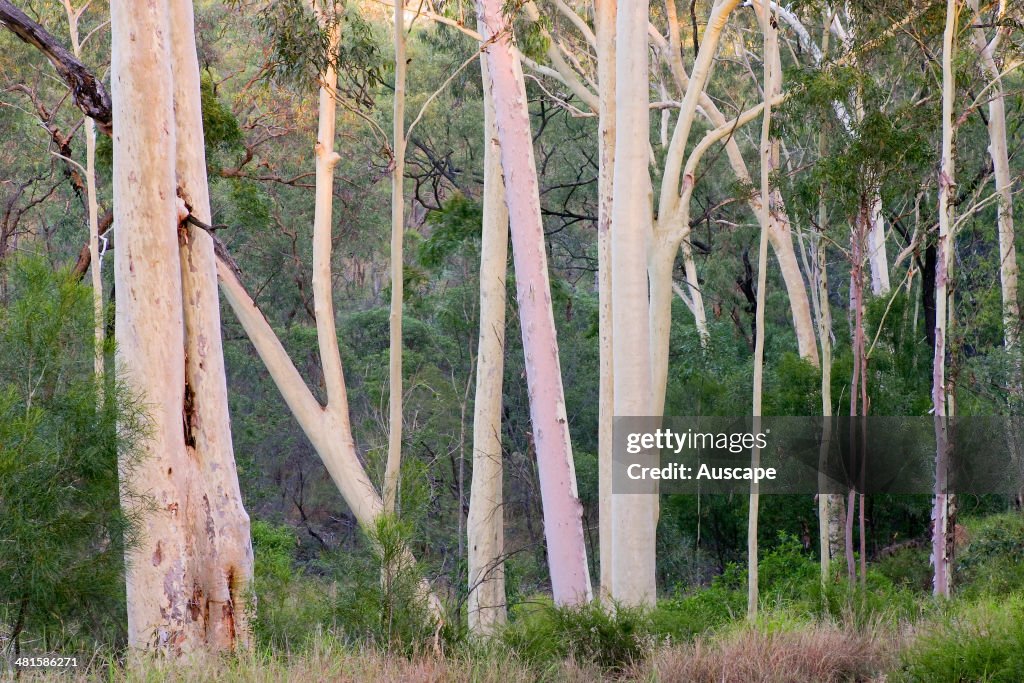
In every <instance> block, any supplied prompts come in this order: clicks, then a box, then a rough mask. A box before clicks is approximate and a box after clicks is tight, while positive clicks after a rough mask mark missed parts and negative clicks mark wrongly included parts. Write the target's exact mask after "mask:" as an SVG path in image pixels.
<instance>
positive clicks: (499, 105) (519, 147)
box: [477, 0, 592, 605]
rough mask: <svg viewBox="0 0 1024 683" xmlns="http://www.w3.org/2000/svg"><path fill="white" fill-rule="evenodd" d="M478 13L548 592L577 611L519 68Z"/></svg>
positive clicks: (573, 544) (562, 439)
mask: <svg viewBox="0 0 1024 683" xmlns="http://www.w3.org/2000/svg"><path fill="white" fill-rule="evenodd" d="M477 13H478V16H479V22H480V24H481V28H482V29H483V38H484V51H485V53H486V55H487V65H488V70H489V72H490V75H491V93H492V96H493V99H494V106H495V122H496V124H497V127H498V138H499V141H500V144H501V161H502V164H501V165H502V168H503V170H504V172H505V192H506V204H507V206H508V210H509V217H510V224H511V233H512V251H513V261H514V266H515V273H516V297H517V300H518V302H519V315H520V321H521V324H522V334H523V349H524V352H525V354H526V380H527V387H528V390H529V394H530V420H531V423H532V424H533V439H534V443H535V445H536V449H537V461H538V473H539V476H540V488H541V497H542V499H543V501H544V533H545V537H546V540H547V552H548V564H549V567H550V571H551V584H552V591H553V593H554V598H555V602H556V603H557V604H561V605H573V604H579V603H581V602H587V601H589V600H590V598H591V596H592V593H591V586H590V573H589V567H588V565H587V551H586V544H585V541H584V535H583V515H582V512H583V509H582V505H581V504H580V501H579V497H578V495H577V491H576V472H575V469H574V465H573V459H572V447H571V444H570V441H569V425H568V418H567V416H566V412H565V397H564V392H563V390H562V373H561V368H560V367H559V360H558V340H557V336H556V333H555V321H554V313H553V310H552V307H551V287H550V283H549V280H548V268H547V253H546V248H545V244H544V226H543V223H542V219H541V213H540V198H539V186H538V182H537V169H536V165H535V163H534V159H533V140H532V138H531V135H530V115H529V111H528V109H527V100H526V85H525V82H524V79H523V74H522V67H521V65H520V63H519V60H518V58H517V57H516V56H515V54H514V53H513V50H512V46H511V26H510V25H509V24H508V22H507V20H506V17H505V16H504V14H503V11H502V6H501V2H500V1H499V0H479V1H478V3H477Z"/></svg>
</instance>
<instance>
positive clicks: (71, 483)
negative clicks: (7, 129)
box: [0, 259, 143, 656]
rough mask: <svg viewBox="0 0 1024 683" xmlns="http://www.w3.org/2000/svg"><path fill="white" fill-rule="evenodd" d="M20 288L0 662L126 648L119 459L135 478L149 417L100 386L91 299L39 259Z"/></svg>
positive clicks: (1, 353)
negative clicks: (80, 648)
mask: <svg viewBox="0 0 1024 683" xmlns="http://www.w3.org/2000/svg"><path fill="white" fill-rule="evenodd" d="M10 276H11V278H10V282H9V288H10V289H9V291H10V301H9V302H8V305H7V306H6V307H4V308H0V650H2V651H3V653H4V654H5V655H7V656H13V655H15V654H16V653H18V652H19V651H21V650H24V649H26V648H27V649H30V650H31V651H34V652H39V651H43V652H47V651H53V650H55V649H58V648H68V649H70V644H72V643H73V644H78V645H81V644H88V645H89V646H91V644H92V643H93V642H96V641H108V642H109V641H111V640H112V641H114V642H120V641H121V640H122V639H123V637H124V602H123V600H124V591H123V581H124V578H123V573H124V551H125V546H126V544H128V543H131V539H132V529H133V520H132V519H129V518H127V517H126V516H125V514H124V513H123V512H122V510H121V508H120V506H119V505H118V453H120V454H121V456H122V463H123V467H131V466H132V462H133V458H132V455H131V454H132V449H133V447H134V443H135V441H136V440H137V438H138V437H139V435H140V433H141V431H140V430H141V427H142V423H143V419H142V417H143V416H142V412H141V406H140V405H139V403H138V402H136V401H135V400H134V399H132V397H131V396H130V395H129V394H128V393H127V392H126V390H125V389H124V388H123V387H122V386H121V385H120V384H119V383H118V382H116V381H114V380H113V379H112V378H110V377H107V378H96V377H95V376H94V374H93V349H92V339H93V336H92V302H91V295H90V290H89V288H88V287H85V286H83V285H81V284H79V283H77V282H75V281H73V280H71V279H70V278H69V277H68V275H67V273H65V272H60V273H57V274H54V273H53V271H52V270H51V269H50V267H49V265H48V264H46V263H45V262H43V261H42V260H37V259H25V260H22V261H19V262H17V263H16V264H14V265H13V266H12V267H11V269H10ZM100 382H103V383H104V384H105V386H104V387H103V389H104V390H103V391H102V392H100V391H99V389H100ZM101 395H102V397H103V398H102V399H100V398H99V397H100V396H101ZM125 494H126V495H129V496H131V495H133V494H132V493H131V492H125Z"/></svg>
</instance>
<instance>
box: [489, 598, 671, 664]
mask: <svg viewBox="0 0 1024 683" xmlns="http://www.w3.org/2000/svg"><path fill="white" fill-rule="evenodd" d="M501 639H502V642H503V643H504V644H505V646H506V647H508V648H509V649H511V650H512V651H513V652H515V653H516V654H517V655H518V656H519V657H521V658H522V659H523V660H524V661H527V662H532V663H535V664H553V663H557V662H559V661H562V660H564V659H566V658H572V659H575V660H576V661H577V662H579V663H580V664H593V665H596V666H598V667H600V668H601V669H603V670H605V671H621V670H623V669H625V668H626V667H628V666H629V665H630V664H632V663H634V662H638V661H640V660H641V659H642V658H643V657H644V656H645V655H646V653H647V652H648V651H649V650H650V648H651V646H652V645H653V639H652V637H651V619H650V616H649V615H648V613H647V612H646V611H644V610H642V609H634V608H627V607H623V606H621V605H612V606H606V605H603V604H602V603H600V602H598V601H594V602H591V603H589V604H585V605H580V606H578V607H556V606H554V605H552V604H550V603H549V602H547V600H541V601H540V602H535V603H528V604H523V605H521V606H520V608H519V609H518V610H516V611H515V612H514V613H513V615H512V621H511V623H510V624H509V626H508V627H506V628H505V630H504V631H503V632H502V634H501Z"/></svg>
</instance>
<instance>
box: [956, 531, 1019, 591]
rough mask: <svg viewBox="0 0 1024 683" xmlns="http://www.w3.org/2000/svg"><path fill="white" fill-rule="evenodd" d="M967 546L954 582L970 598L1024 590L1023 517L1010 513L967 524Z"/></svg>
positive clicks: (958, 565)
mask: <svg viewBox="0 0 1024 683" xmlns="http://www.w3.org/2000/svg"><path fill="white" fill-rule="evenodd" d="M964 526H965V527H966V530H967V546H966V547H965V548H964V549H963V550H962V551H961V552H960V553H959V557H958V558H957V562H956V575H955V579H954V581H955V583H956V584H957V585H958V586H962V589H961V590H962V592H963V594H964V595H968V596H982V595H1005V594H1007V593H1010V592H1013V591H1021V590H1024V515H1021V513H1020V512H1017V511H1014V512H1007V513H1004V514H1001V515H991V516H988V517H982V518H977V519H969V520H965V521H964Z"/></svg>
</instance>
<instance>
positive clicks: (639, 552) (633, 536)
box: [610, 0, 675, 605]
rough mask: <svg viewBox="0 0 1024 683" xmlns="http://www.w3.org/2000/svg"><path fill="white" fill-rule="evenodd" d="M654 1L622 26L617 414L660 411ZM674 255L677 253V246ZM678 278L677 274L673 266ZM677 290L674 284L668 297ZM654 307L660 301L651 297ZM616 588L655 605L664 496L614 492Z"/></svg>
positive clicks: (620, 19) (615, 253) (629, 8)
mask: <svg viewBox="0 0 1024 683" xmlns="http://www.w3.org/2000/svg"><path fill="white" fill-rule="evenodd" d="M648 10H649V5H648V2H647V0H639V1H637V2H632V3H630V4H628V5H625V4H624V5H622V6H620V7H619V8H618V11H617V15H616V27H615V42H616V46H615V107H614V109H615V111H614V115H615V134H614V135H615V147H614V151H613V153H614V171H613V173H614V192H613V199H612V219H611V226H610V228H611V289H612V301H611V307H612V358H613V370H612V376H613V380H614V385H613V389H612V393H613V396H614V399H613V401H614V402H613V406H614V415H615V416H617V417H626V416H643V415H653V414H654V413H653V412H652V403H651V399H652V393H651V355H650V352H649V351H648V349H649V348H650V321H649V316H650V315H651V310H649V309H648V306H647V302H648V290H647V280H648V273H647V267H648V264H647V254H648V244H649V243H650V241H651V238H652V235H651V195H652V189H651V181H650V175H649V172H648V166H647V164H648V149H649V145H650V117H649V114H648V91H647V72H648V67H647V61H648V59H647V21H648V18H647V15H648ZM671 257H672V258H673V259H674V257H675V252H674V251H673V252H672V253H671ZM669 281H670V282H671V273H669ZM671 296H672V293H671V290H670V291H669V297H670V298H671ZM651 305H652V307H653V302H652V304H651ZM611 513H612V529H611V545H612V550H611V561H612V567H611V569H612V573H611V595H612V598H614V599H615V600H616V601H618V602H620V603H621V604H624V605H653V604H654V602H655V599H656V597H657V585H656V581H655V540H656V530H657V523H658V498H657V496H655V495H643V494H616V495H613V496H611Z"/></svg>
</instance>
